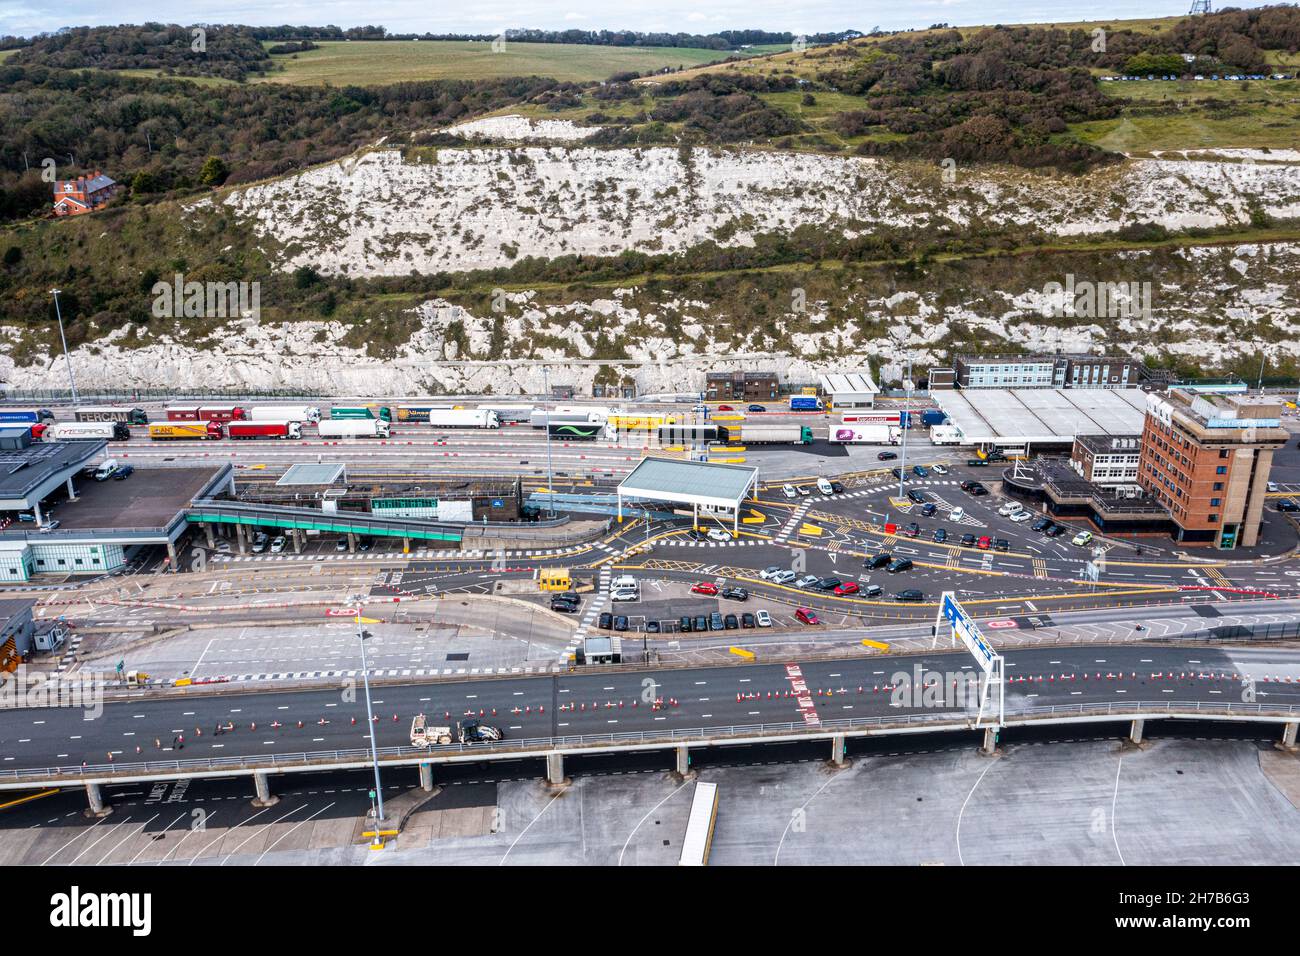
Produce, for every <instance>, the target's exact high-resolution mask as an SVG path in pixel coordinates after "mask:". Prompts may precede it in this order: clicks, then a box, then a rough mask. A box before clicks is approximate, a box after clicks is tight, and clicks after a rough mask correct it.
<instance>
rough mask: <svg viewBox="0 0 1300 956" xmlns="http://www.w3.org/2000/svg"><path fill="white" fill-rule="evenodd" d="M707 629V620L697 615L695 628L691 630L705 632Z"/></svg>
mask: <svg viewBox="0 0 1300 956" xmlns="http://www.w3.org/2000/svg"><path fill="white" fill-rule="evenodd" d="M708 629H709V619H708V618H707V617H705V616H704V615H703V614H700V615H698V616H697V617H696V618H695V627H694V628H692V630H695V631H707V630H708Z"/></svg>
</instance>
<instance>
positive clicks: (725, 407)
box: [718, 405, 735, 412]
mask: <svg viewBox="0 0 1300 956" xmlns="http://www.w3.org/2000/svg"><path fill="white" fill-rule="evenodd" d="M718 411H720V412H734V411H735V409H734V408H732V407H731V406H730V405H719V406H718Z"/></svg>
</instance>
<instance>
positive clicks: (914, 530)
mask: <svg viewBox="0 0 1300 956" xmlns="http://www.w3.org/2000/svg"><path fill="white" fill-rule="evenodd" d="M920 533H921V526H920V525H919V524H917V523H916V522H915V521H913V522H912V523H911V524H909V525H908V526H907V527H906V528H904V529H903V534H905V535H907V536H908V537H909V538H915V537H916V536H917V535H919V534H920Z"/></svg>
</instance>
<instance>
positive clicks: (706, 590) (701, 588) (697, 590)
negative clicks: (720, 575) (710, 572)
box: [691, 581, 718, 595]
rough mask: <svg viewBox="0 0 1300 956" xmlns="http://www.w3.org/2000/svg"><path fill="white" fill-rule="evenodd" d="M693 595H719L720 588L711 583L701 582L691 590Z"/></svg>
mask: <svg viewBox="0 0 1300 956" xmlns="http://www.w3.org/2000/svg"><path fill="white" fill-rule="evenodd" d="M691 593H692V594H708V595H714V594H717V593H718V586H717V585H716V584H712V583H710V582H709V581H701V582H700V583H699V584H697V585H695V587H693V588H691Z"/></svg>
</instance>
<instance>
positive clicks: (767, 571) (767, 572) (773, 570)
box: [758, 564, 781, 581]
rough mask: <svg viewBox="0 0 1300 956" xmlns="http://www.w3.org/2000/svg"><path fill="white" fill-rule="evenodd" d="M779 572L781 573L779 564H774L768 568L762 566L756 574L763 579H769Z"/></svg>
mask: <svg viewBox="0 0 1300 956" xmlns="http://www.w3.org/2000/svg"><path fill="white" fill-rule="evenodd" d="M780 573H781V566H780V565H777V564H774V565H772V566H771V567H770V568H764V569H763V570H762V571H759V572H758V576H759V577H760V578H762V579H763V580H764V581H771V580H772V579H773V578H775V577H776V576H777V575H778V574H780Z"/></svg>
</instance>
